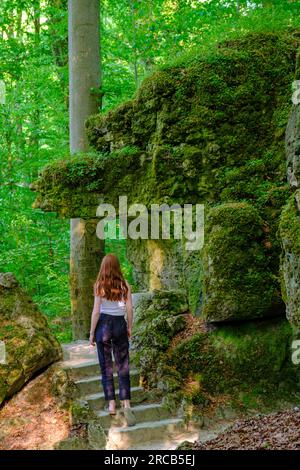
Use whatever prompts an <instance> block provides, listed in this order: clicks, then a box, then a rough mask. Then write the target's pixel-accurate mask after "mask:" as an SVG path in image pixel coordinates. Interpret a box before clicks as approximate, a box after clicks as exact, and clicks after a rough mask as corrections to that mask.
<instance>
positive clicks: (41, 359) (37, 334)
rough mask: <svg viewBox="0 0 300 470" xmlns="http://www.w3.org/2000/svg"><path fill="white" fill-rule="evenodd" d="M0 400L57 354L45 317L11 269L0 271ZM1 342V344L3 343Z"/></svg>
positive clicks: (55, 359) (59, 352)
mask: <svg viewBox="0 0 300 470" xmlns="http://www.w3.org/2000/svg"><path fill="white" fill-rule="evenodd" d="M0 340H1V341H2V342H3V343H4V345H5V353H6V354H5V356H6V357H5V359H6V360H5V362H4V361H3V362H4V363H0V404H1V403H2V402H3V400H5V399H6V398H9V397H10V396H12V395H13V394H14V393H16V392H17V391H18V390H20V389H21V387H22V386H23V385H24V384H25V383H26V382H27V381H28V380H29V379H30V378H31V377H32V376H33V375H34V374H35V373H36V372H38V371H40V370H42V369H44V368H45V367H46V366H48V365H49V364H51V363H53V362H54V361H57V360H59V359H60V358H61V348H60V345H59V343H58V341H57V340H56V339H55V337H54V336H53V334H52V333H51V331H50V329H49V327H48V325H47V320H46V317H45V316H44V315H42V314H41V313H40V312H39V311H38V309H37V307H36V305H35V304H34V303H33V302H32V300H31V298H30V297H29V296H28V295H27V294H26V292H24V290H22V289H21V288H20V287H19V286H18V283H17V281H16V279H15V278H14V276H13V274H12V273H0ZM3 343H2V344H3Z"/></svg>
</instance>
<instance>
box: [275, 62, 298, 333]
mask: <svg viewBox="0 0 300 470" xmlns="http://www.w3.org/2000/svg"><path fill="white" fill-rule="evenodd" d="M298 70H299V69H298ZM298 70H297V71H296V73H297V72H298ZM286 159H287V179H288V182H289V184H290V187H291V190H293V191H294V192H293V194H292V196H291V197H290V198H289V200H288V203H287V204H286V205H285V207H284V208H283V210H282V213H281V216H280V226H279V229H280V236H281V241H282V247H283V253H282V256H281V268H280V271H281V285H282V292H283V298H284V301H285V304H286V315H287V318H288V320H289V321H290V322H291V323H292V325H293V326H294V327H296V328H298V329H299V328H300V189H299V185H300V105H299V104H298V105H294V106H293V108H292V111H291V113H290V117H289V122H288V126H287V129H286Z"/></svg>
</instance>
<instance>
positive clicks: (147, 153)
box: [32, 30, 300, 318]
mask: <svg viewBox="0 0 300 470" xmlns="http://www.w3.org/2000/svg"><path fill="white" fill-rule="evenodd" d="M299 43H300V38H299V32H297V31H291V30H288V31H277V32H276V31H274V32H272V33H270V32H260V33H255V34H247V35H245V36H241V38H240V39H237V40H234V41H225V42H223V43H221V44H219V45H218V47H215V46H213V47H212V48H211V50H210V51H207V52H206V53H204V54H201V55H200V54H195V56H193V57H192V56H191V57H190V58H189V59H188V60H187V61H186V62H182V61H181V63H180V62H178V61H177V63H176V64H175V65H169V66H166V67H162V68H160V69H158V70H156V71H155V72H154V73H153V74H152V75H151V76H149V77H148V78H146V79H145V80H144V81H143V83H142V84H141V86H140V88H139V90H138V91H137V93H136V95H135V96H134V97H133V99H132V100H130V101H128V102H126V103H123V104H122V105H121V106H119V107H117V108H116V109H114V110H111V111H110V112H108V113H107V114H98V115H95V116H91V117H90V118H89V119H88V120H87V123H86V129H87V134H88V138H89V141H90V144H91V146H92V147H93V152H90V153H88V154H84V155H82V154H79V155H75V156H72V157H70V158H68V159H61V160H57V161H56V162H54V163H51V164H50V165H47V166H46V167H45V168H44V169H43V170H42V171H41V173H40V176H39V178H38V180H37V181H35V182H34V183H33V184H32V189H33V190H35V191H37V192H38V195H37V199H36V201H35V204H34V207H40V208H42V209H43V210H45V211H47V210H50V211H57V212H58V214H59V215H60V216H61V217H68V218H72V217H83V218H89V217H94V216H95V214H96V208H97V206H98V204H99V203H101V202H104V203H110V204H112V205H113V206H114V207H115V209H116V211H117V212H118V207H119V196H121V195H126V196H127V198H128V205H131V204H132V203H136V202H137V203H142V204H145V205H146V206H147V207H148V208H150V206H151V204H154V203H155V204H169V205H170V206H171V205H172V204H176V203H177V204H181V205H183V204H186V203H192V204H196V203H202V204H205V208H206V209H207V210H209V208H210V207H211V206H214V205H216V204H218V203H220V202H222V203H232V202H235V203H239V202H248V203H250V204H251V205H252V206H253V207H256V209H257V210H258V212H259V215H260V217H261V219H262V220H263V222H264V224H265V226H266V227H267V229H268V235H267V236H266V237H265V241H266V246H268V249H266V250H265V252H264V254H265V256H264V260H254V261H255V263H254V265H255V266H256V268H255V269H254V272H253V276H252V274H251V273H250V272H248V275H247V276H246V273H245V269H244V268H245V265H244V266H243V272H242V273H241V277H242V278H243V281H246V284H247V285H246V286H244V287H245V289H244V292H246V293H247V295H246V299H245V300H243V298H242V297H240V298H239V299H236V301H235V304H234V305H233V307H232V308H231V305H230V302H231V300H232V298H233V296H234V292H232V294H228V292H224V289H223V294H224V293H225V294H226V295H225V300H226V296H228V295H229V297H230V296H231V298H228V299H227V306H228V310H230V312H229V313H228V312H227V308H224V309H223V311H222V314H220V316H221V317H227V316H228V315H229V316H230V317H231V318H233V317H239V318H249V317H250V318H252V317H254V316H255V317H260V316H263V315H265V314H266V312H269V310H270V308H269V307H270V305H272V306H273V307H274V311H276V310H277V306H278V302H277V300H276V296H277V294H278V296H280V288H279V283H278V281H277V279H276V278H277V277H278V272H279V255H280V250H281V246H280V240H279V238H278V237H277V229H278V221H279V215H280V211H281V208H282V207H283V206H284V204H285V203H286V201H287V199H288V197H289V195H290V190H289V187H288V185H287V184H286V161H285V139H284V134H285V129H286V125H287V122H288V116H289V111H290V103H291V101H290V98H291V83H292V82H293V80H294V78H295V64H296V54H297V51H298V48H299V45H300V44H299ZM270 83H272V86H270ZM235 222H237V221H235ZM249 233H250V232H249ZM246 239H247V236H246V235H245V240H246ZM155 243H156V241H155ZM130 244H131V248H129V250H128V255H129V258H130V259H131V260H132V263H133V265H134V273H135V275H136V279H135V280H136V283H137V285H138V288H140V289H142V290H148V289H149V288H151V289H152V288H159V289H174V288H176V289H177V288H180V289H181V288H183V289H185V290H186V293H187V296H188V303H189V308H190V309H191V310H192V311H193V312H197V313H200V311H201V310H202V308H203V290H202V283H203V279H202V278H203V274H204V272H203V266H202V260H201V253H199V252H197V253H195V254H192V255H190V254H188V253H185V252H184V251H182V250H178V249H177V248H178V245H176V243H175V244H174V246H171V245H172V244H171V242H169V241H168V240H166V241H164V240H163V241H162V242H161V243H160V242H157V245H159V247H158V248H159V249H158V251H157V253H159V252H160V251H161V253H163V254H164V255H165V264H164V265H163V266H162V269H161V271H160V270H159V269H154V273H153V269H152V268H151V266H150V264H151V263H150V260H151V259H153V256H152V254H151V253H149V252H148V250H145V246H142V245H143V241H141V243H140V242H139V241H132V243H131V242H130ZM256 247H257V249H258V247H259V243H257V245H256ZM245 249H246V251H247V248H245ZM150 251H151V250H150ZM258 251H260V252H261V254H263V248H261V250H258ZM130 253H131V255H132V256H130ZM252 255H253V253H249V260H250V259H251V257H252ZM243 256H244V253H243ZM253 256H254V255H253ZM259 257H260V254H259ZM263 263H265V265H266V266H267V273H266V275H265V276H263V275H262V273H261V271H260V267H259V266H261V265H262V264H263ZM154 265H155V263H154ZM258 265H259V266H258ZM232 275H233V278H232V279H230V280H229V286H231V285H232V286H233V287H234V286H235V283H236V282H237V279H238V275H237V273H236V272H232ZM256 275H257V278H255V276H256ZM251 276H252V278H251ZM246 277H247V280H246ZM261 280H262V281H264V282H265V281H266V284H265V286H266V291H265V292H264V293H263V295H262V297H261V301H260V302H259V303H257V310H256V311H255V305H256V301H257V299H258V297H259V293H260V292H261V289H262V287H261V286H259V282H260V281H261ZM251 284H252V285H253V295H250V291H249V289H250V287H251ZM210 285H212V284H211V283H210ZM248 287H249V289H248ZM256 288H258V290H257V292H255V291H254V290H255V289H256ZM242 290H243V289H238V292H237V293H238V295H239V294H241V293H242ZM277 291H278V292H277ZM276 292H277V293H276ZM219 293H220V292H219V291H218V292H216V298H217V297H218V295H219ZM212 298H213V297H210V299H211V300H212ZM259 300H260V299H259ZM237 302H241V305H240V306H239V307H237ZM249 305H250V309H249V311H248V313H247V312H246V310H247V306H249ZM273 307H272V308H273ZM208 310H209V311H208ZM213 310H214V311H213ZM225 310H226V312H225ZM215 313H216V310H215V308H214V306H213V309H210V308H209V306H208V304H207V306H206V315H207V317H208V318H209V317H211V318H212V317H213V316H214V315H215Z"/></svg>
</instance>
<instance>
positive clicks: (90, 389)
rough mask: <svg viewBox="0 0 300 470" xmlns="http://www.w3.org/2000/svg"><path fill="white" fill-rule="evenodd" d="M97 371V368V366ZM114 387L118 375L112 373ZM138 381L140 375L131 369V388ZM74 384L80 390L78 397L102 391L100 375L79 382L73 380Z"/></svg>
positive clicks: (136, 384)
mask: <svg viewBox="0 0 300 470" xmlns="http://www.w3.org/2000/svg"><path fill="white" fill-rule="evenodd" d="M98 369H99V366H98ZM114 379H115V386H116V387H118V374H117V373H116V372H115V373H114ZM139 381H140V375H139V373H138V371H137V370H135V369H133V370H131V371H130V384H131V386H138V385H139ZM75 384H76V385H77V387H78V388H79V390H80V396H83V395H90V394H93V393H97V392H99V391H100V390H102V383H101V375H100V374H98V375H94V376H92V377H84V378H83V379H80V380H75Z"/></svg>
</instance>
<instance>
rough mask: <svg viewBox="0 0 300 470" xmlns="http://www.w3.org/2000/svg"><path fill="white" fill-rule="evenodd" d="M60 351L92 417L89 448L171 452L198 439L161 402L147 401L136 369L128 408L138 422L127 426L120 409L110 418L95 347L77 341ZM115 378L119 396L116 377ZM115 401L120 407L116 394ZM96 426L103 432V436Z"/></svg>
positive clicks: (193, 431)
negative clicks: (185, 441)
mask: <svg viewBox="0 0 300 470" xmlns="http://www.w3.org/2000/svg"><path fill="white" fill-rule="evenodd" d="M63 351H64V361H63V362H62V363H61V364H62V366H63V368H64V369H65V370H66V371H67V372H68V376H69V378H70V379H71V380H72V381H73V382H74V383H75V384H76V386H77V387H78V390H79V395H80V398H81V399H82V400H84V401H85V402H87V403H88V405H89V408H90V409H91V410H92V412H93V415H94V419H93V423H94V424H93V425H91V426H90V427H89V432H88V434H89V444H90V446H91V447H92V448H94V449H103V448H105V449H107V450H116V449H124V450H125V449H126V450H127V449H128V450H129V449H131V450H137V449H152V450H154V449H155V450H163V449H167V450H172V449H175V448H176V447H177V445H178V444H180V443H181V442H182V441H184V440H189V441H194V440H196V439H197V438H198V435H199V431H198V430H197V429H196V428H195V427H192V428H191V427H190V426H189V428H188V427H187V425H186V424H185V423H184V420H183V419H182V418H181V417H179V416H172V415H171V414H170V412H169V411H168V410H167V409H166V408H164V407H163V405H162V403H161V402H157V401H155V399H152V400H149V398H147V395H146V394H145V392H144V389H143V388H142V387H141V386H140V377H139V373H138V371H137V370H135V369H132V370H131V372H130V376H131V395H132V399H131V407H132V409H133V411H134V413H135V416H136V420H137V423H136V425H135V426H132V427H127V425H126V422H125V419H124V416H123V414H122V412H121V410H120V409H119V406H118V411H117V414H116V416H114V417H111V416H110V415H109V413H108V411H107V410H106V409H105V405H106V403H105V399H104V393H103V390H102V384H101V376H100V368H99V363H98V357H97V352H96V348H93V347H91V346H89V344H88V342H87V341H76V342H73V343H70V344H67V345H63ZM114 375H115V387H116V393H118V380H117V374H116V373H115V374H114ZM116 398H117V405H119V401H118V395H117V397H116ZM95 423H96V426H95ZM97 423H99V425H100V429H102V436H101V433H99V426H97ZM103 431H104V433H105V440H104V441H103ZM98 436H99V437H98ZM105 441H106V443H105Z"/></svg>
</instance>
